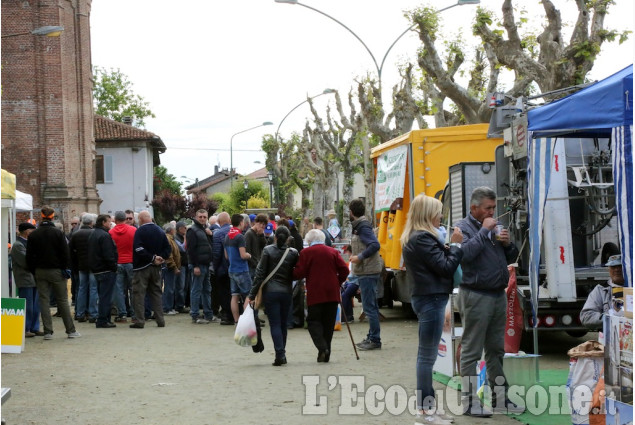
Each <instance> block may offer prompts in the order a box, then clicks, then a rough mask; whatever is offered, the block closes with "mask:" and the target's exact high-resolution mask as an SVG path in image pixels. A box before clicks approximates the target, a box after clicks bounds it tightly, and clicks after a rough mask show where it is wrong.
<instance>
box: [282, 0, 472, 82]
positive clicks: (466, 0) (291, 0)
mask: <svg viewBox="0 0 635 425" xmlns="http://www.w3.org/2000/svg"><path fill="white" fill-rule="evenodd" d="M274 1H275V2H276V3H287V4H297V5H300V6H303V7H306V8H307V9H311V10H312V11H314V12H317V13H319V14H321V15H323V16H326V17H327V18H329V19H331V20H332V21H335V22H337V23H338V24H340V25H341V26H342V27H344V28H345V29H346V30H347V31H348V32H350V33H351V34H352V35H353V37H355V38H356V39H357V40H358V41H359V42H360V43H362V46H364V49H366V51H367V52H368V54H369V55H370V58H371V59H372V60H373V64H374V65H375V69H376V70H377V79H378V80H379V89H380V90H381V71H382V70H383V69H384V63H385V62H386V57H387V56H388V53H390V51H391V50H392V48H393V46H394V45H395V44H397V42H398V41H399V40H400V39H401V37H403V36H404V35H406V33H407V32H408V31H410V30H413V29H414V28H415V26H416V24H414V25H411V26H410V27H408V29H406V30H405V31H404V32H402V33H401V34H400V35H399V37H397V38H396V39H395V41H393V42H392V44H391V45H390V47H388V50H386V53H385V54H384V57H383V58H382V60H381V64H380V65H378V64H377V59H375V55H373V52H371V51H370V49H369V48H368V46H367V45H366V43H364V40H362V39H361V38H360V37H359V36H358V35H357V34H355V32H354V31H353V30H352V29H350V28H349V27H347V26H346V25H344V24H343V23H342V22H340V21H338V20H337V19H335V18H334V17H332V16H331V15H329V14H328V13H325V12H322V11H321V10H318V9H316V8H314V7H311V6H308V5H306V4H303V3H300V2H299V1H298V0H274ZM480 2H481V0H457V2H456V3H455V4H453V5H451V6H447V7H444V8H443V9H439V10H438V11H437V12H443V11H444V10H448V9H451V8H453V7H455V6H463V5H466V4H479V3H480Z"/></svg>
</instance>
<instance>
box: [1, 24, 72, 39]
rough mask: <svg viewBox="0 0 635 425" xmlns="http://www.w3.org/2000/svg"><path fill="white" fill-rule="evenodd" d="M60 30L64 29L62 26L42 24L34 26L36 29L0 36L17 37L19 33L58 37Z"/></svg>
mask: <svg viewBox="0 0 635 425" xmlns="http://www.w3.org/2000/svg"><path fill="white" fill-rule="evenodd" d="M62 31H64V27H59V26H53V25H47V26H44V27H39V28H36V29H34V30H32V31H26V32H19V33H16V34H7V35H3V36H2V38H8V37H17V36H19V35H28V34H33V35H45V36H47V37H59V36H60V34H61V33H62Z"/></svg>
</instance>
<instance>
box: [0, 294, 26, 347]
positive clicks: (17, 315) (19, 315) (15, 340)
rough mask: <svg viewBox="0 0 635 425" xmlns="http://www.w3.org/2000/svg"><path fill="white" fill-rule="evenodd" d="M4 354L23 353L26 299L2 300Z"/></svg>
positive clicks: (0, 305)
mask: <svg viewBox="0 0 635 425" xmlns="http://www.w3.org/2000/svg"><path fill="white" fill-rule="evenodd" d="M0 308H1V309H2V318H0V323H1V327H2V337H1V338H2V352H3V353H21V352H22V350H23V349H24V321H25V318H26V300H25V299H24V298H2V300H1V302H0Z"/></svg>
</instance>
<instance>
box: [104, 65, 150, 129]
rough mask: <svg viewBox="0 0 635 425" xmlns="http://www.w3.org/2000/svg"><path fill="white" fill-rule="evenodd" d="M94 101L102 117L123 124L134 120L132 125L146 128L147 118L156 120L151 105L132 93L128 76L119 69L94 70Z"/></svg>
mask: <svg viewBox="0 0 635 425" xmlns="http://www.w3.org/2000/svg"><path fill="white" fill-rule="evenodd" d="M93 79H94V84H93V100H94V103H95V113H96V114H97V115H101V116H102V117H106V118H110V119H112V120H115V121H118V122H123V118H124V117H130V118H132V125H134V126H135V127H141V128H145V119H146V118H147V117H151V118H155V115H154V113H153V112H152V111H151V110H150V105H149V103H148V102H146V101H145V100H144V99H143V97H141V96H139V95H138V94H135V93H134V92H133V91H132V83H131V82H130V81H129V80H128V76H127V75H125V74H123V73H122V72H121V71H120V70H119V69H116V70H114V69H112V68H111V69H109V70H107V69H106V68H101V67H98V66H96V67H94V68H93Z"/></svg>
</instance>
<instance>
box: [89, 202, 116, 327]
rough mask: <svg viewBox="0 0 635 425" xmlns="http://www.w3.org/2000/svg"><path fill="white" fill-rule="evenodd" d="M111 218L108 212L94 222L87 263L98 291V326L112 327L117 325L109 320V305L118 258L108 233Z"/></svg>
mask: <svg viewBox="0 0 635 425" xmlns="http://www.w3.org/2000/svg"><path fill="white" fill-rule="evenodd" d="M110 223H112V218H111V217H110V216H109V215H108V214H101V215H99V216H98V217H97V221H96V222H95V229H94V230H93V231H92V233H91V234H90V236H89V237H88V263H89V265H90V271H91V273H93V274H94V275H95V279H96V280H97V291H98V293H99V310H98V311H99V314H98V316H97V323H96V324H95V326H96V327H98V328H114V327H116V326H117V325H115V324H114V323H112V322H111V321H110V306H111V305H112V300H113V296H114V294H115V285H116V280H117V261H118V259H119V256H118V253H117V246H116V245H115V242H114V241H113V240H112V237H111V236H110V233H108V231H109V230H110Z"/></svg>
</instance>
